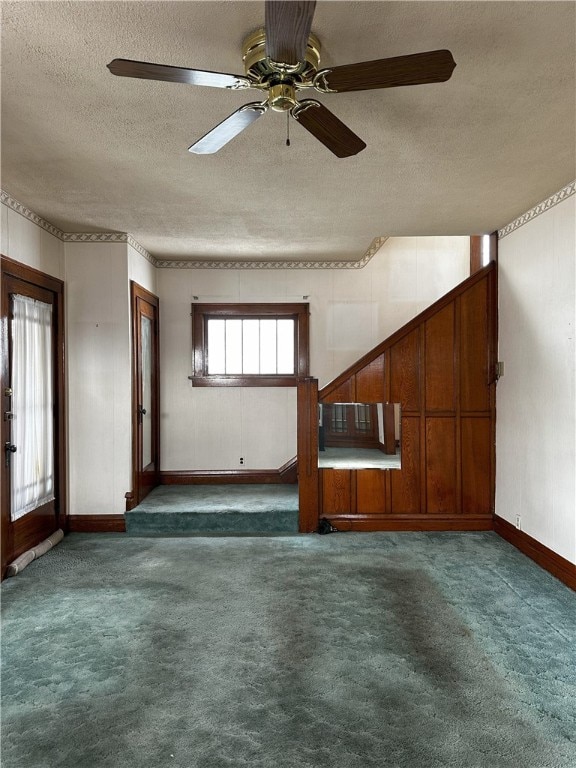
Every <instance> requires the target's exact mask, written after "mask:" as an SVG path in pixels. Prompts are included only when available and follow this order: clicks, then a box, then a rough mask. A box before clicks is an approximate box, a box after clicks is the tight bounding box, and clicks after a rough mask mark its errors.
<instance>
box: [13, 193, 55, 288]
mask: <svg viewBox="0 0 576 768" xmlns="http://www.w3.org/2000/svg"><path fill="white" fill-rule="evenodd" d="M0 208H1V209H2V211H1V216H2V218H1V227H0V229H1V232H2V243H1V251H2V253H3V254H4V256H8V258H10V259H14V261H19V262H21V263H22V264H26V265H27V266H28V267H32V268H33V269H38V270H40V271H41V272H45V273H46V274H47V275H52V277H57V278H58V279H60V280H63V279H64V243H63V242H62V240H60V239H59V238H58V237H55V236H54V235H51V234H50V233H49V232H47V231H46V230H45V229H42V228H41V227H39V226H38V225H37V224H34V222H32V221H30V220H29V219H26V218H24V216H22V215H21V214H19V213H17V212H16V211H14V210H12V208H8V206H7V205H4V204H3V203H2V205H0Z"/></svg>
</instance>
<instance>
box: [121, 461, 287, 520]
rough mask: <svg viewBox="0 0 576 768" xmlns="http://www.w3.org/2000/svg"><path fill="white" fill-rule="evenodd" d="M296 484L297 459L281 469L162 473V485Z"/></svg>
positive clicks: (197, 470) (196, 470) (199, 470)
mask: <svg viewBox="0 0 576 768" xmlns="http://www.w3.org/2000/svg"><path fill="white" fill-rule="evenodd" d="M296 482H298V478H297V474H296V459H295V458H294V459H290V461H287V462H286V464H283V465H282V466H281V467H280V468H279V469H208V470H206V469H204V470H203V469H190V470H182V471H175V472H170V471H162V472H160V485H238V484H240V485H242V484H250V483H252V484H255V485H258V484H260V483H277V484H279V483H296ZM127 498H128V497H127ZM134 506H136V505H134ZM133 508H134V507H132V509H133Z"/></svg>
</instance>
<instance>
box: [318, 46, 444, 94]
mask: <svg viewBox="0 0 576 768" xmlns="http://www.w3.org/2000/svg"><path fill="white" fill-rule="evenodd" d="M455 66H456V62H455V61H454V59H453V57H452V54H451V53H450V51H447V50H440V51H425V52H424V53H414V54H411V55H409V56H396V57H394V58H391V59H376V60H375V61H362V62H359V63H358V64H345V65H344V66H342V67H333V68H332V69H324V70H320V72H318V73H317V74H316V77H315V78H314V85H315V86H316V87H317V90H319V91H321V92H327V91H328V92H329V91H336V92H338V93H340V92H341V91H365V90H370V89H373V88H394V87H396V86H399V85H422V84H424V83H443V82H444V81H446V80H449V79H450V77H451V75H452V72H453V71H454V67H455Z"/></svg>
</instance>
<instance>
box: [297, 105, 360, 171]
mask: <svg viewBox="0 0 576 768" xmlns="http://www.w3.org/2000/svg"><path fill="white" fill-rule="evenodd" d="M292 117H294V118H295V119H296V120H297V121H298V122H299V123H300V124H301V125H303V126H304V128H306V130H307V131H310V133H311V134H312V135H313V136H315V137H316V138H317V139H318V141H321V142H322V144H324V146H325V147H328V149H329V150H330V151H331V152H333V153H334V154H335V155H336V156H337V157H351V156H352V155H357V154H358V152H361V151H362V150H363V149H364V148H365V147H366V144H365V143H364V142H363V141H362V139H360V138H359V137H358V136H356V134H355V133H352V131H351V130H350V128H348V126H346V125H344V123H343V122H342V121H341V120H339V119H338V118H337V117H336V115H334V114H332V112H330V110H329V109H326V107H325V106H324V105H323V104H320V102H319V101H314V100H313V99H305V100H304V101H300V102H299V103H298V104H297V105H296V106H295V107H294V108H293V109H292Z"/></svg>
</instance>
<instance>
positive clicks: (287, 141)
mask: <svg viewBox="0 0 576 768" xmlns="http://www.w3.org/2000/svg"><path fill="white" fill-rule="evenodd" d="M286 146H287V147H289V146H290V112H286Z"/></svg>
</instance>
